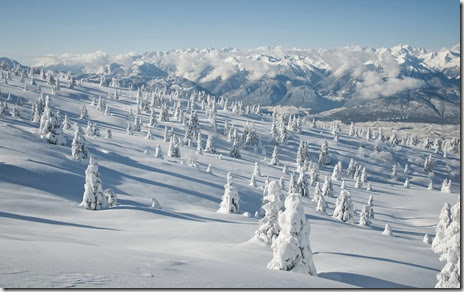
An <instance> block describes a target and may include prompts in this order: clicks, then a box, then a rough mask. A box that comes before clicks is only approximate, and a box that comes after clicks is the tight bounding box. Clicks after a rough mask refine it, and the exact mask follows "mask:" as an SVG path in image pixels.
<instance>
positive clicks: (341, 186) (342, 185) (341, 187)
mask: <svg viewBox="0 0 464 292" xmlns="http://www.w3.org/2000/svg"><path fill="white" fill-rule="evenodd" d="M340 189H341V190H344V189H346V182H345V180H342V183H341V185H340Z"/></svg>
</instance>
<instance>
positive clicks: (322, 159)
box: [319, 139, 330, 167]
mask: <svg viewBox="0 0 464 292" xmlns="http://www.w3.org/2000/svg"><path fill="white" fill-rule="evenodd" d="M328 164H330V156H329V146H328V144H327V140H325V139H324V141H323V142H322V145H321V150H320V151H319V167H321V166H323V165H328Z"/></svg>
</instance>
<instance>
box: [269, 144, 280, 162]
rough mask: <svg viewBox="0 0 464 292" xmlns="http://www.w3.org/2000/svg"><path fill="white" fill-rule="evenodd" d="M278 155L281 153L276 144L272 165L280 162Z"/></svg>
mask: <svg viewBox="0 0 464 292" xmlns="http://www.w3.org/2000/svg"><path fill="white" fill-rule="evenodd" d="M278 155H279V153H278V149H277V146H274V151H272V158H271V165H278V164H279V158H278Z"/></svg>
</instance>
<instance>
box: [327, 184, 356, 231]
mask: <svg viewBox="0 0 464 292" xmlns="http://www.w3.org/2000/svg"><path fill="white" fill-rule="evenodd" d="M332 216H333V217H334V218H336V219H338V220H341V221H343V222H348V223H353V217H354V208H353V201H352V200H351V195H350V192H348V191H347V190H341V191H340V195H339V196H338V198H337V201H336V203H335V210H334V213H333V215H332Z"/></svg>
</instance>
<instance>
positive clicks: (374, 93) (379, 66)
mask: <svg viewBox="0 0 464 292" xmlns="http://www.w3.org/2000/svg"><path fill="white" fill-rule="evenodd" d="M460 57H461V56H460V47H459V45H457V46H454V47H452V48H443V49H441V50H439V51H431V50H425V49H420V48H414V47H411V46H408V45H398V46H394V47H392V48H364V47H359V46H347V47H343V48H338V49H317V50H316V49H289V50H286V49H283V48H280V47H275V48H270V47H261V48H256V49H250V50H238V49H232V48H224V49H211V48H207V49H178V50H169V51H165V52H147V53H144V54H141V55H135V54H133V53H130V54H126V55H117V56H110V55H108V54H106V53H103V52H95V53H91V54H85V55H70V54H65V55H60V56H47V57H43V58H39V59H37V63H36V64H35V65H36V66H38V67H45V68H49V69H53V70H61V71H63V72H67V71H72V72H73V73H75V74H86V76H94V75H99V76H100V75H103V76H104V77H105V78H106V81H105V82H106V83H108V84H109V83H110V81H111V79H112V78H116V79H117V81H118V82H120V84H121V85H122V86H127V84H134V86H141V85H143V84H146V83H147V82H149V81H150V80H152V79H154V78H155V79H156V78H166V76H176V77H178V78H184V79H186V80H189V81H191V82H194V83H196V84H197V85H199V86H202V87H204V88H205V89H207V90H209V91H210V92H212V93H214V94H215V95H216V96H217V97H223V98H228V99H229V100H230V101H233V100H239V101H243V102H244V103H245V104H257V103H260V104H261V105H262V106H267V105H296V106H299V107H303V108H309V109H311V111H312V112H315V113H317V112H321V111H325V110H330V109H333V108H342V109H345V108H346V110H342V113H343V114H341V113H339V114H338V115H336V116H331V117H330V118H331V119H332V120H333V119H339V120H342V121H343V122H345V123H349V122H350V121H356V122H365V121H375V120H382V121H405V122H427V121H432V122H434V123H445V124H458V121H459V110H458V107H457V105H459V96H460V90H459V88H460V74H459V73H460ZM395 104H399V106H396V105H395ZM379 108H383V109H385V110H387V111H388V112H389V113H391V115H390V116H388V115H384V114H383V113H382V112H380V111H378V109H379ZM366 111H368V112H370V113H371V115H369V116H368V115H362V116H361V115H359V113H362V112H366Z"/></svg>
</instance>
